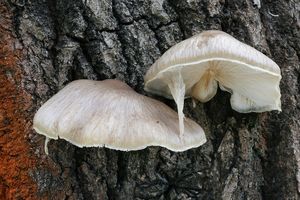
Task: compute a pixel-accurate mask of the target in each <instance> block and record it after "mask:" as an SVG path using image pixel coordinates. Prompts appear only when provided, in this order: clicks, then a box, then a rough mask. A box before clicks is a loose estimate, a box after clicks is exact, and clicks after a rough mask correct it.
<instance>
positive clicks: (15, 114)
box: [0, 1, 37, 199]
mask: <svg viewBox="0 0 300 200" xmlns="http://www.w3.org/2000/svg"><path fill="white" fill-rule="evenodd" d="M11 30H13V24H12V14H11V11H10V10H9V8H8V7H7V5H6V4H5V3H3V1H1V2H0V199H37V197H36V193H37V186H36V185H35V183H34V181H33V180H32V178H31V177H30V176H29V173H30V170H33V168H34V166H35V164H36V161H35V159H34V155H33V153H32V152H31V150H30V144H29V142H28V140H27V139H26V138H27V135H28V133H29V131H30V120H28V119H30V117H29V114H28V113H27V109H28V108H29V106H31V100H30V96H29V95H28V94H26V93H25V92H24V91H23V90H22V88H21V78H22V71H21V67H20V65H19V64H18V63H19V61H20V59H21V57H22V52H21V50H20V49H19V50H18V49H17V48H16V46H17V45H16V42H17V41H16V39H15V37H14V35H13V33H12V32H11Z"/></svg>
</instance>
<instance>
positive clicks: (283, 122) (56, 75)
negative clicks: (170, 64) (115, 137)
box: [0, 0, 300, 200]
mask: <svg viewBox="0 0 300 200" xmlns="http://www.w3.org/2000/svg"><path fill="white" fill-rule="evenodd" d="M299 13H300V2H299V0H262V1H259V0H243V1H241V0H211V1H208V0H145V1H143V0H82V1H80V0H60V1H58V0H31V1H25V0H9V1H6V0H0V199H42V198H45V199H101V200H102V199H278V200H281V199H299V196H300V195H299V194H300V193H299V192H300V134H299V130H300V104H299V102H300V92H299V87H300V77H299V73H300V69H299V61H300V59H299V58H300V16H299V15H300V14H299ZM207 29H219V30H223V31H225V32H227V33H229V34H231V35H233V36H234V37H236V38H238V39H239V40H241V41H244V42H245V43H247V44H249V45H251V46H253V47H255V48H256V49H258V50H260V51H262V52H263V53H265V54H266V55H268V56H269V57H271V58H273V59H274V60H275V61H276V62H277V63H278V65H279V66H280V67H281V70H282V76H283V79H282V82H281V91H282V112H281V113H278V112H269V113H262V114H240V113H237V112H235V111H233V110H232V109H231V106H230V104H229V98H230V95H229V94H228V93H226V92H222V91H218V94H217V96H216V97H214V98H213V100H211V101H210V102H209V103H206V104H201V103H198V104H197V106H196V108H195V109H193V107H192V103H191V101H190V100H187V103H186V105H185V108H184V112H185V113H186V115H187V116H188V117H191V118H193V119H194V120H195V121H197V122H198V123H199V124H200V125H201V126H202V127H203V128H204V129H205V131H206V135H207V138H208V142H207V143H206V144H205V145H203V146H202V147H199V148H196V149H191V150H189V151H186V152H182V153H174V152H171V151H168V150H166V149H164V148H160V147H150V148H147V149H144V150H141V151H135V152H120V151H114V150H110V149H105V148H82V149H80V148H77V147H75V146H73V145H71V144H69V143H67V142H65V141H63V140H58V141H51V142H50V143H49V151H50V155H49V156H46V155H45V154H44V152H43V142H44V137H43V136H40V135H37V134H36V133H34V131H33V130H32V129H31V125H32V117H33V115H34V113H35V111H36V110H37V109H38V108H39V107H40V106H41V105H42V103H44V102H45V101H46V100H47V99H49V98H50V97H51V96H52V95H53V94H55V93H56V92H57V91H58V90H59V89H61V88H62V87H63V86H64V85H66V84H67V83H68V82H70V81H72V80H75V79H82V78H85V79H94V80H102V79H107V78H117V79H121V80H123V81H125V82H127V83H128V84H129V85H130V86H131V87H133V88H134V89H135V90H136V91H137V92H139V93H141V94H146V93H145V92H144V91H143V75H144V74H145V72H146V71H147V69H148V68H149V67H150V66H151V64H152V63H153V62H154V61H155V60H156V59H157V58H158V57H159V56H160V55H161V54H162V53H163V52H164V51H166V50H167V49H168V48H170V47H171V46H172V45H174V44H176V43H177V42H179V41H181V40H183V39H185V38H188V37H190V36H192V35H194V34H196V33H198V32H201V31H203V30H207ZM146 95H150V94H146ZM155 98H157V99H159V100H161V101H164V102H165V103H167V104H168V105H170V106H171V107H172V108H174V109H175V104H174V102H173V101H169V100H166V99H163V98H161V97H155Z"/></svg>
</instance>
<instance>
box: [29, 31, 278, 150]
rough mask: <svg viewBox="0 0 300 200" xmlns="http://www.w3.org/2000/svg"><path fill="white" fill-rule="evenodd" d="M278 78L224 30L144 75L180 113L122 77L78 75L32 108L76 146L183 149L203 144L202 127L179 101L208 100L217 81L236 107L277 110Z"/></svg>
mask: <svg viewBox="0 0 300 200" xmlns="http://www.w3.org/2000/svg"><path fill="white" fill-rule="evenodd" d="M280 79H281V75H280V69H279V67H278V65H277V64H276V63H275V62H273V61H272V60H271V59H270V58H268V57H267V56H265V55H264V54H262V53H260V52H259V51H257V50H255V49H254V48H252V47H250V46H248V45H246V44H243V43H242V42H240V41H238V40H236V39H235V38H233V37H232V36H230V35H228V34H226V33H224V32H222V31H204V32H202V33H201V34H198V35H195V36H193V37H191V38H189V39H187V40H184V41H182V42H180V43H178V44H176V45H175V46H173V47H172V48H170V49H169V50H168V51H166V52H165V53H164V54H163V55H162V57H161V58H159V59H158V60H157V61H156V62H155V63H154V64H153V65H152V66H151V68H150V69H149V71H148V72H147V74H146V76H145V90H146V91H148V92H151V93H154V94H158V95H162V96H164V97H166V98H170V99H174V100H175V102H176V104H177V111H178V117H177V114H176V112H175V111H173V110H172V109H171V108H169V107H168V106H166V105H165V104H163V103H161V102H159V101H157V100H154V99H151V98H149V97H146V96H143V95H140V94H138V93H136V92H135V91H134V90H133V89H131V88H130V87H129V86H128V85H126V84H125V83H123V82H121V81H118V80H104V81H91V80H78V81H74V82H72V83H70V84H68V85H67V86H66V87H65V88H63V89H62V90H61V91H60V92H58V93H57V94H56V95H55V96H53V97H52V98H51V99H49V100H48V101H47V102H46V103H45V104H44V105H43V106H42V107H41V108H40V109H39V110H38V112H37V113H36V115H35V117H34V125H33V126H34V129H35V130H36V131H37V132H38V133H40V134H42V135H45V136H46V137H47V138H52V139H58V138H63V139H65V140H67V141H69V142H71V143H72V144H75V145H76V146H79V147H83V146H85V147H96V146H97V147H99V146H100V147H102V146H105V147H108V148H112V149H117V150H139V149H143V148H146V147H147V146H163V147H166V148H168V149H170V150H173V151H184V150H187V149H190V148H194V147H198V146H200V145H202V144H204V143H205V142H206V137H205V134H204V131H203V129H202V128H201V127H200V126H199V125H198V124H197V123H195V122H193V121H192V120H190V119H186V118H184V114H183V105H184V98H187V97H192V98H194V99H197V100H199V101H200V102H207V101H209V100H210V99H211V98H213V97H214V95H215V94H216V92H217V89H218V85H219V87H220V89H221V90H224V91H227V92H230V93H231V94H232V96H231V99H230V102H231V106H232V108H233V109H234V110H236V111H238V112H242V113H248V112H264V111H270V110H281V102H280V89H279V82H280ZM178 124H179V125H178ZM47 141H48V140H47ZM45 151H46V153H47V152H48V151H47V142H46V143H45Z"/></svg>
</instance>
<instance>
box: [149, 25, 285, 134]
mask: <svg viewBox="0 0 300 200" xmlns="http://www.w3.org/2000/svg"><path fill="white" fill-rule="evenodd" d="M144 79H145V90H146V91H148V92H151V93H154V94H158V95H162V96H164V97H166V98H170V99H172V98H173V99H174V100H175V102H176V104H177V110H178V115H179V121H180V124H179V126H180V132H181V134H183V132H184V123H183V118H184V114H183V104H184V98H185V97H193V98H195V99H197V100H199V101H200V102H207V101H209V100H210V99H211V98H213V97H214V96H215V94H216V92H217V89H218V85H219V86H220V89H221V90H224V91H227V92H230V93H231V94H232V96H231V99H230V103H231V106H232V108H233V109H234V110H236V111H238V112H242V113H248V112H264V111H270V110H281V102H280V96H281V95H280V89H279V82H280V79H281V75H280V69H279V67H278V65H277V64H276V63H275V62H274V61H272V60H271V59H270V58H268V57H267V56H265V55H264V54H262V53H260V52H259V51H257V50H256V49H254V48H252V47H250V46H248V45H246V44H244V43H242V42H240V41H238V40H237V39H235V38H233V37H232V36H230V35H228V34H227V33H224V32H222V31H215V30H211V31H204V32H202V33H201V34H198V35H195V36H193V37H191V38H189V39H186V40H184V41H182V42H180V43H178V44H176V45H175V46H173V47H171V48H170V49H169V50H168V51H166V52H165V53H164V54H163V55H162V56H161V57H160V58H159V59H158V60H157V61H156V62H155V63H154V64H153V65H152V66H151V68H150V69H149V70H148V72H147V74H146V75H145V78H144Z"/></svg>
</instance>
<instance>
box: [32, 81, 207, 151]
mask: <svg viewBox="0 0 300 200" xmlns="http://www.w3.org/2000/svg"><path fill="white" fill-rule="evenodd" d="M184 124H185V127H186V129H185V137H184V138H181V139H180V137H179V129H178V117H177V113H176V112H175V111H173V110H172V109H171V108H169V107H168V106H166V105H165V104H163V103H161V102H159V101H157V100H154V99H151V98H149V97H146V96H143V95H140V94H138V93H136V92H135V91H134V90H133V89H131V88H130V87H129V86H128V85H127V84H125V83H123V82H121V81H118V80H104V81H91V80H77V81H74V82H72V83H70V84H68V85H67V86H66V87H65V88H63V89H62V90H61V91H59V92H58V93H57V94H56V95H54V96H53V97H52V98H51V99H49V100H48V101H47V102H46V103H45V104H44V105H43V106H42V107H41V108H40V109H39V110H38V112H37V113H36V115H35V117H34V121H33V127H34V129H35V130H36V132H37V133H39V134H42V135H45V136H46V137H47V138H51V139H58V138H62V139H65V140H67V141H69V142H70V143H72V144H74V145H76V146H79V147H102V146H105V147H108V148H111V149H117V150H124V151H128V150H139V149H143V148H145V147H147V146H162V147H166V148H168V149H170V150H173V151H184V150H187V149H190V148H193V147H198V146H200V145H202V144H203V143H205V142H206V138H205V134H204V131H203V129H202V128H201V127H200V126H199V125H198V124H197V123H195V122H194V121H192V120H190V119H186V120H185V121H184ZM45 152H46V153H47V152H48V151H47V144H46V143H45Z"/></svg>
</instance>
